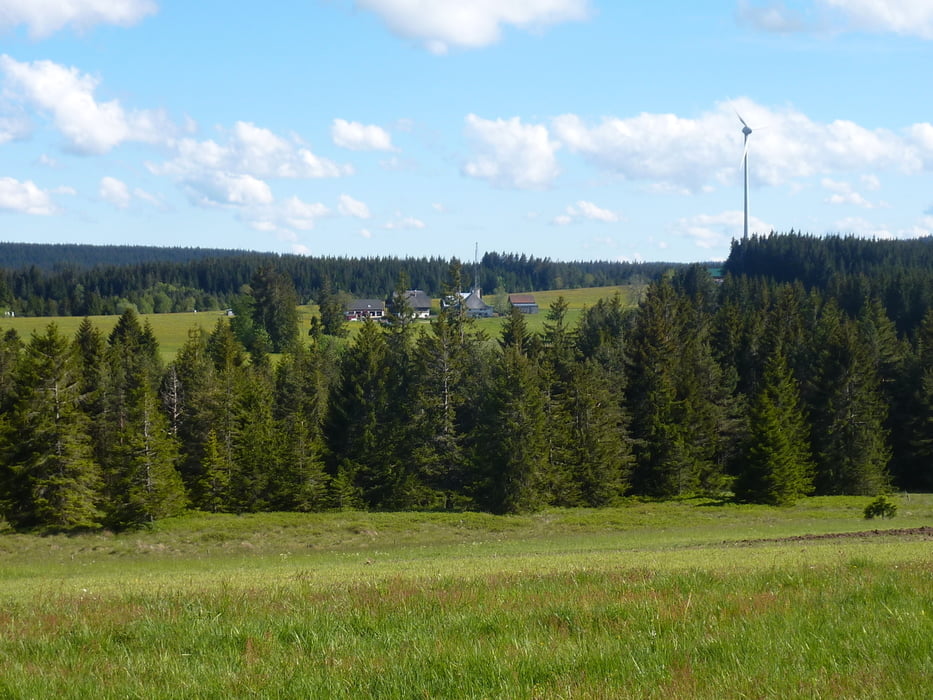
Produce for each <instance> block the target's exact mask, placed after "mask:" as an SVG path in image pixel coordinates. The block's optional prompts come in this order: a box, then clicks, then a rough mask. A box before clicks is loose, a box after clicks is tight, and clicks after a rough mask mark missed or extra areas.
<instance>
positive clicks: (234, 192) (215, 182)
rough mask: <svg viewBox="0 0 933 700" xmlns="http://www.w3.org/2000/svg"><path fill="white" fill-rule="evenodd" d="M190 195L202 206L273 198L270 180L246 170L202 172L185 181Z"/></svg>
mask: <svg viewBox="0 0 933 700" xmlns="http://www.w3.org/2000/svg"><path fill="white" fill-rule="evenodd" d="M185 186H186V188H187V190H188V194H189V196H190V198H191V200H192V202H194V203H195V204H198V205H200V206H234V207H250V206H255V205H258V204H271V203H272V202H273V200H274V197H273V196H272V189H271V188H270V187H269V185H268V183H266V182H264V181H263V180H260V179H258V178H255V177H253V176H252V175H246V174H243V173H239V174H234V173H227V172H211V173H203V174H202V175H201V177H197V178H190V179H188V180H186V181H185Z"/></svg>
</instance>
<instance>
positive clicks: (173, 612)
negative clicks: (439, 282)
mask: <svg viewBox="0 0 933 700" xmlns="http://www.w3.org/2000/svg"><path fill="white" fill-rule="evenodd" d="M868 500H869V499H867V498H844V497H840V498H819V499H808V500H806V501H802V502H801V503H799V504H798V505H797V506H795V507H792V508H772V507H766V506H738V505H734V504H728V503H723V502H719V501H712V500H704V499H694V500H688V501H677V502H668V503H648V502H637V501H633V502H631V503H629V504H627V505H625V506H622V507H619V508H612V509H605V510H548V511H544V512H542V513H538V514H533V515H523V516H509V517H501V516H491V515H486V514H478V513H457V514H454V513H450V514H429V513H357V512H339V513H322V514H295V513H291V514H279V513H271V514H257V515H242V516H236V515H204V514H190V515H187V516H184V517H181V518H176V519H169V520H165V521H160V522H157V523H155V524H154V525H153V527H152V528H151V529H148V530H143V531H138V532H131V533H123V534H112V533H97V534H85V535H75V536H70V537H65V536H53V537H36V536H31V535H23V534H12V533H6V534H2V535H0V556H2V558H3V562H4V566H3V568H2V571H0V696H2V697H50V696H57V697H61V698H79V697H87V696H88V695H93V696H95V697H102V698H109V697H143V696H144V697H147V698H159V697H245V696H251V695H255V696H262V697H328V698H358V697H373V698H414V697H431V698H487V697H490V698H491V697H495V698H665V699H666V698H681V697H683V698H686V697H690V698H748V697H755V698H797V697H800V698H804V697H806V698H811V697H820V698H876V697H890V698H918V699H920V698H928V697H930V696H931V690H933V685H931V680H930V679H931V678H933V644H931V640H933V559H931V556H930V552H931V547H933V529H931V527H930V525H931V523H933V496H930V495H916V494H912V495H910V496H909V497H907V496H904V495H902V496H900V497H898V498H897V501H898V504H899V511H898V516H897V518H896V519H895V520H887V521H881V522H878V521H866V520H864V519H863V518H862V515H861V513H862V510H863V509H864V506H865V505H866V503H867V502H868Z"/></svg>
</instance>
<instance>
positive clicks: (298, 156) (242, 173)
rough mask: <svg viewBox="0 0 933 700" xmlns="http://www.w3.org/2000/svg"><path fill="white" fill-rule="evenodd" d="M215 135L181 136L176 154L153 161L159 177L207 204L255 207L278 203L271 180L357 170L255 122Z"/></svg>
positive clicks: (338, 175)
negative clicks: (167, 178)
mask: <svg viewBox="0 0 933 700" xmlns="http://www.w3.org/2000/svg"><path fill="white" fill-rule="evenodd" d="M222 136H223V138H222V140H221V142H220V143H218V142H217V141H214V140H212V139H208V140H206V141H198V140H196V139H192V138H184V139H179V140H178V141H176V142H174V143H173V144H172V145H173V147H174V149H175V154H176V155H175V157H174V158H173V159H171V160H169V161H166V162H164V163H148V164H147V167H148V168H149V170H150V172H152V173H153V174H155V175H167V176H170V177H173V178H175V179H176V180H178V181H179V182H180V183H182V184H183V185H184V186H185V187H186V188H187V189H188V191H189V193H192V192H193V193H195V194H196V196H195V197H194V201H195V202H197V203H199V204H202V205H211V204H220V205H253V204H267V203H269V202H271V201H272V193H271V190H270V189H269V185H268V184H267V183H266V182H265V181H264V180H265V179H266V178H302V179H317V178H332V177H341V176H344V175H350V174H352V173H353V168H352V167H351V166H349V165H340V164H338V163H335V162H334V161H331V160H328V159H327V158H321V157H319V156H317V155H315V154H314V153H312V152H311V151H310V150H309V149H308V148H306V147H304V146H303V145H301V144H300V143H298V142H297V141H296V140H287V139H284V138H282V137H281V136H278V135H277V134H275V133H273V132H271V131H269V130H268V129H264V128H262V127H258V126H256V125H255V124H252V123H250V122H237V123H236V124H234V126H233V128H232V129H230V130H223V131H222Z"/></svg>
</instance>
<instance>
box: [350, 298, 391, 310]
mask: <svg viewBox="0 0 933 700" xmlns="http://www.w3.org/2000/svg"><path fill="white" fill-rule="evenodd" d="M385 308H386V303H385V302H384V301H383V300H382V299H354V300H353V301H351V302H350V303H349V304H347V311H374V310H379V311H385Z"/></svg>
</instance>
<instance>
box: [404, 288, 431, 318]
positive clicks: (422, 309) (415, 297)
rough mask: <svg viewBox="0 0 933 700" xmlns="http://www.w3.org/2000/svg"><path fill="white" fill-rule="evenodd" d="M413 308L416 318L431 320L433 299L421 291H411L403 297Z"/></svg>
mask: <svg viewBox="0 0 933 700" xmlns="http://www.w3.org/2000/svg"><path fill="white" fill-rule="evenodd" d="M403 296H404V297H405V301H407V302H408V305H409V306H410V307H411V310H412V315H413V317H414V318H429V317H430V316H431V297H429V296H428V295H427V293H426V292H422V291H421V290H420V289H409V290H408V291H407V292H405V294H404V295H403Z"/></svg>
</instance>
